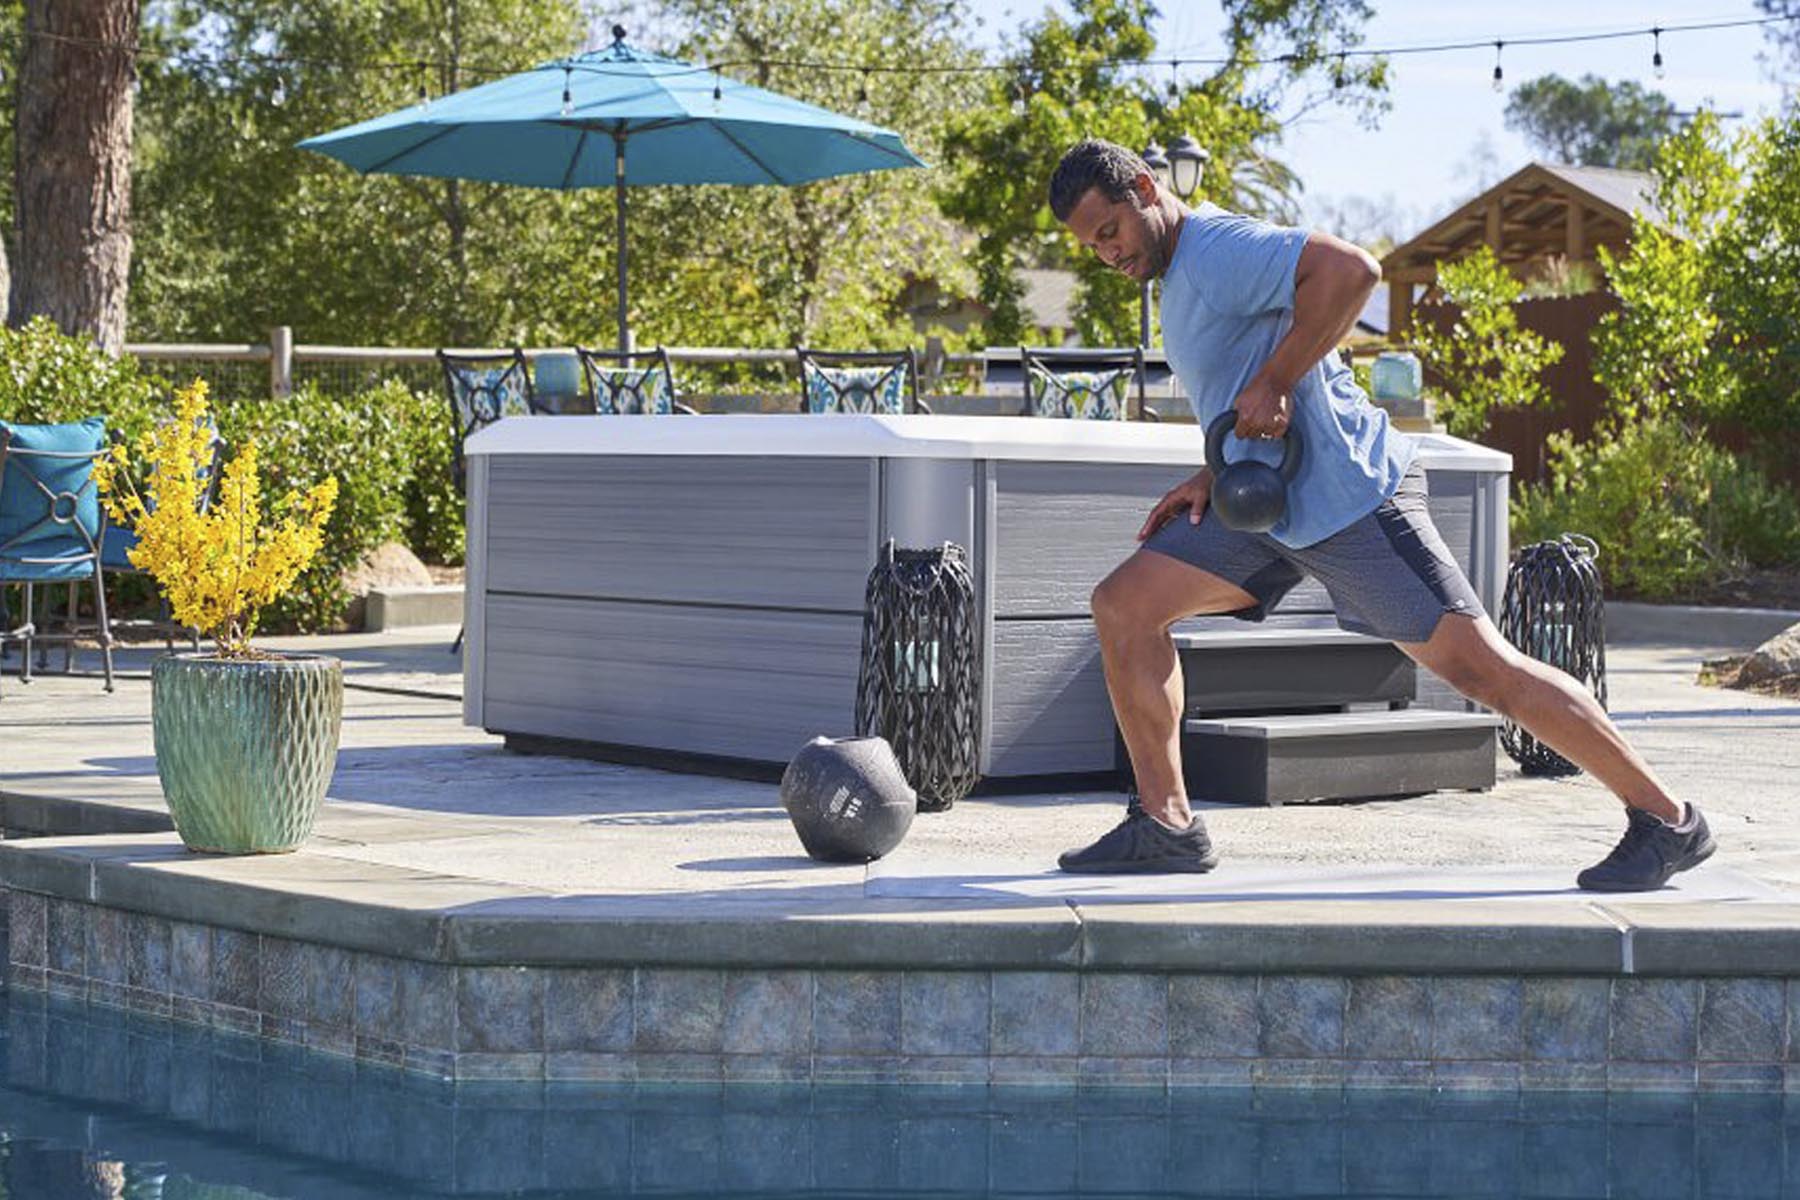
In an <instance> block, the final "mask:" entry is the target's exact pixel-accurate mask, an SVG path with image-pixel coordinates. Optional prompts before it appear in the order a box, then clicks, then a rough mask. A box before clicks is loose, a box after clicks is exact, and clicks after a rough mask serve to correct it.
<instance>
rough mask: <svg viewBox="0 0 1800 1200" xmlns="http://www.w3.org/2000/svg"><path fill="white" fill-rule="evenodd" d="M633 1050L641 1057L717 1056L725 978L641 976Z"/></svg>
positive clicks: (668, 972) (648, 971) (680, 972)
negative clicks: (644, 1054) (657, 1055)
mask: <svg viewBox="0 0 1800 1200" xmlns="http://www.w3.org/2000/svg"><path fill="white" fill-rule="evenodd" d="M635 989H636V990H635V994H634V996H633V1002H632V1003H633V1011H634V1012H635V1014H636V1017H635V1021H636V1027H635V1028H634V1030H633V1045H635V1046H636V1047H637V1049H638V1050H639V1051H640V1052H648V1053H678V1054H718V1053H719V1051H720V1049H721V1047H722V1046H723V1044H724V1023H725V973H724V972H723V971H715V970H705V969H694V970H689V969H683V968H660V967H658V968H650V967H645V968H641V969H639V970H638V972H637V974H636V980H635Z"/></svg>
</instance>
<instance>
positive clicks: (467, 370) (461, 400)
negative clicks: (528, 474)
mask: <svg viewBox="0 0 1800 1200" xmlns="http://www.w3.org/2000/svg"><path fill="white" fill-rule="evenodd" d="M437 360H438V365H440V366H442V367H443V368H444V389H445V392H446V393H447V394H448V396H449V398H450V431H451V436H450V449H451V460H450V471H451V476H452V478H453V479H454V480H455V483H456V494H457V495H458V496H464V495H466V494H467V489H468V468H467V466H466V465H465V464H464V463H463V443H464V442H465V441H467V440H468V438H469V435H470V434H472V433H475V432H476V431H478V430H482V429H486V428H487V427H488V426H489V425H492V424H493V423H494V422H496V421H499V420H503V419H504V418H506V417H522V416H525V415H527V414H535V413H538V412H541V411H542V410H541V409H540V408H539V407H538V402H537V392H536V390H535V389H534V388H533V386H532V382H531V369H530V368H529V367H527V366H526V365H525V351H523V350H521V349H520V348H519V347H517V346H514V347H513V348H512V349H511V350H510V351H503V352H501V353H497V354H456V353H452V352H451V351H448V350H439V351H438V352H437ZM462 640H463V631H462V630H458V631H457V633H456V640H455V641H454V642H452V643H451V645H450V652H451V653H452V654H454V653H456V652H457V651H458V650H460V649H462Z"/></svg>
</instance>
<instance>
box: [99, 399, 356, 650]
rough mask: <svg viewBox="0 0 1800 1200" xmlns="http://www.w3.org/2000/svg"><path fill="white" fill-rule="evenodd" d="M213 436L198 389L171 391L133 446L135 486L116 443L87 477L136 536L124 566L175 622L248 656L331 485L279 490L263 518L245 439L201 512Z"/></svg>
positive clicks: (252, 453) (313, 549)
mask: <svg viewBox="0 0 1800 1200" xmlns="http://www.w3.org/2000/svg"><path fill="white" fill-rule="evenodd" d="M213 438H214V434H213V426H212V422H211V420H210V419H209V418H208V416H207V404H206V384H205V382H204V381H202V380H195V381H194V382H193V384H192V385H190V386H188V387H186V388H182V389H180V390H178V391H177V392H176V393H175V419H174V420H173V421H169V422H166V423H164V424H161V425H159V426H157V427H156V428H154V429H152V430H150V431H149V432H147V433H145V434H144V435H143V436H142V437H140V438H139V439H138V440H137V444H136V446H135V452H136V455H137V457H138V458H139V459H140V460H141V461H142V462H143V463H144V464H145V485H144V489H143V490H141V491H140V489H139V488H138V487H137V486H136V485H135V484H134V483H133V482H132V449H128V448H127V447H126V446H123V445H120V446H115V447H114V448H113V452H112V455H111V457H110V458H107V459H104V460H102V461H101V462H99V463H97V464H95V470H94V476H95V482H96V483H97V484H98V485H99V488H100V495H101V498H102V500H103V501H104V503H105V505H106V511H107V512H108V513H110V514H111V515H112V517H113V519H114V520H115V521H117V522H119V523H121V524H122V525H126V526H129V527H131V528H133V529H135V530H136V531H137V538H138V541H137V545H136V546H135V547H134V548H133V549H132V550H131V551H130V552H129V553H128V554H127V557H128V558H129V559H130V560H131V565H132V566H134V567H136V568H138V569H139V570H141V571H144V572H145V573H147V574H148V575H149V576H150V577H151V578H152V579H154V580H155V581H156V583H157V586H158V587H160V588H161V589H162V592H163V595H164V596H165V597H167V599H168V601H169V608H170V610H171V612H172V613H173V614H174V617H175V619H176V620H177V621H179V622H181V623H182V624H184V625H190V626H192V627H193V628H195V629H199V630H201V631H202V632H204V633H205V634H206V635H207V636H209V637H211V638H212V639H213V641H214V642H216V643H217V644H218V650H219V654H220V656H221V657H224V658H249V657H254V654H255V652H254V651H253V650H252V649H251V648H250V637H251V635H252V634H254V633H255V632H256V620H257V615H258V614H259V612H260V611H261V610H262V608H263V606H264V605H266V604H268V603H269V602H270V601H271V600H274V599H275V598H276V597H277V596H279V595H280V594H281V593H282V591H283V590H284V589H286V588H287V587H288V586H289V585H290V584H292V583H293V581H294V579H295V577H296V576H298V575H299V574H300V572H301V571H303V570H304V569H305V568H306V565H307V563H308V562H310V561H312V557H313V555H315V554H317V553H318V551H319V546H320V545H321V543H322V541H323V539H324V532H325V522H326V521H327V520H329V519H330V517H331V509H332V506H333V505H334V504H335V503H336V502H337V480H336V479H334V478H331V477H329V476H328V477H326V478H325V479H324V480H323V481H322V482H320V483H318V484H316V485H315V486H313V487H312V488H310V489H308V490H307V491H305V492H303V493H302V492H288V493H287V494H285V495H283V496H282V497H281V498H280V499H279V500H277V501H275V502H274V504H273V505H271V506H269V509H268V512H267V513H266V514H265V511H264V505H263V497H262V485H261V479H260V476H259V474H258V471H257V449H256V443H255V442H254V441H251V442H246V443H245V444H244V445H243V446H242V447H241V448H240V449H239V450H238V451H237V453H236V454H235V455H234V456H233V457H232V459H231V461H230V462H229V463H227V464H226V465H225V469H224V473H223V477H222V478H221V479H220V480H219V490H218V495H217V498H216V499H215V500H214V502H213V504H212V505H211V506H210V507H207V506H205V505H204V503H203V501H204V499H205V496H206V492H207V488H208V486H209V482H210V481H209V478H208V476H209V473H210V471H211V469H212V462H213ZM146 493H147V494H146ZM265 518H266V519H265Z"/></svg>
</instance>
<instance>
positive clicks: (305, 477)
mask: <svg viewBox="0 0 1800 1200" xmlns="http://www.w3.org/2000/svg"><path fill="white" fill-rule="evenodd" d="M439 407H440V406H439V405H436V404H432V403H430V400H429V397H426V396H422V395H420V394H418V393H415V392H413V391H411V390H409V389H408V388H407V387H406V386H405V385H404V384H401V383H398V382H388V383H384V384H382V385H381V386H379V387H376V388H374V389H372V390H371V391H367V392H363V393H361V394H359V395H356V396H350V397H340V396H330V395H326V394H324V393H322V392H320V391H319V390H317V388H315V387H311V386H308V387H303V388H301V389H299V390H297V391H296V392H295V393H294V394H293V395H292V396H290V397H288V398H286V399H284V400H257V401H245V402H242V403H238V404H235V405H232V406H231V407H230V408H228V409H226V410H224V411H222V412H221V415H220V426H221V431H222V432H223V433H224V435H225V437H226V439H227V440H228V441H231V442H237V441H241V440H243V439H245V438H249V437H254V438H255V439H256V440H257V443H258V444H259V445H260V446H261V447H262V457H263V462H264V464H265V467H266V470H267V471H268V474H269V486H270V487H271V489H272V490H280V489H284V488H290V487H306V486H309V485H311V484H312V483H315V482H317V481H318V480H319V479H321V478H323V477H324V476H326V475H334V476H336V477H337V481H338V499H337V508H336V509H335V510H334V511H333V513H332V516H331V522H330V524H329V525H327V526H326V530H325V544H324V546H323V548H322V549H321V550H320V552H319V554H318V557H317V558H316V559H315V560H314V562H313V565H312V566H311V567H309V568H308V569H307V571H306V573H305V574H303V575H302V576H301V577H300V578H299V579H298V580H297V581H296V582H295V584H294V586H293V588H292V589H291V590H290V591H289V593H288V595H287V596H285V597H283V598H282V599H281V600H278V601H277V602H276V603H275V604H274V605H273V606H272V607H271V609H270V612H269V617H268V621H267V622H266V624H267V625H271V626H282V627H291V628H296V629H300V630H306V631H310V630H321V629H330V628H332V627H334V626H335V625H336V624H337V623H338V622H339V621H340V620H341V618H342V616H343V612H344V609H345V606H346V605H348V603H349V601H350V596H349V594H348V593H347V592H346V591H345V589H344V584H343V576H344V572H345V571H347V570H349V569H350V568H351V567H353V566H355V565H356V564H357V563H358V562H359V561H360V560H361V559H362V557H363V556H364V555H365V554H367V553H368V552H369V551H370V550H372V549H374V548H375V547H376V546H379V545H380V544H382V543H383V542H393V541H400V542H407V543H408V544H409V545H411V546H412V547H413V549H414V551H415V552H419V553H423V554H424V556H425V557H431V556H432V555H431V553H430V551H431V550H432V549H433V547H432V546H429V545H427V546H423V547H422V546H421V544H420V542H419V540H417V539H418V537H419V536H425V537H429V538H433V539H437V541H438V548H439V549H440V552H441V550H442V548H445V547H448V546H450V545H452V540H451V539H452V532H453V531H454V532H455V541H454V546H455V551H456V553H457V555H458V556H460V553H461V543H460V529H461V523H462V512H461V508H460V506H459V505H455V506H452V505H448V503H447V501H445V499H444V496H445V495H446V494H448V493H449V492H450V482H449V466H448V462H449V434H448V430H447V425H448V422H447V421H446V420H443V419H442V418H443V414H442V413H441V412H440V411H439ZM439 480H441V481H442V482H441V483H440V482H439ZM415 513H417V514H419V515H418V516H415V515H414V514H415ZM452 517H453V518H454V520H453V521H452Z"/></svg>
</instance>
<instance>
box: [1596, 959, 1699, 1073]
mask: <svg viewBox="0 0 1800 1200" xmlns="http://www.w3.org/2000/svg"><path fill="white" fill-rule="evenodd" d="M1699 1008H1700V982H1699V980H1696V979H1615V980H1614V981H1613V988H1612V1040H1611V1045H1610V1057H1611V1058H1612V1059H1613V1060H1615V1061H1621V1062H1678V1063H1682V1062H1692V1061H1693V1059H1694V1055H1695V1051H1696V1049H1697V1045H1698V1042H1697V1035H1696V1024H1697V1017H1698V1013H1699Z"/></svg>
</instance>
